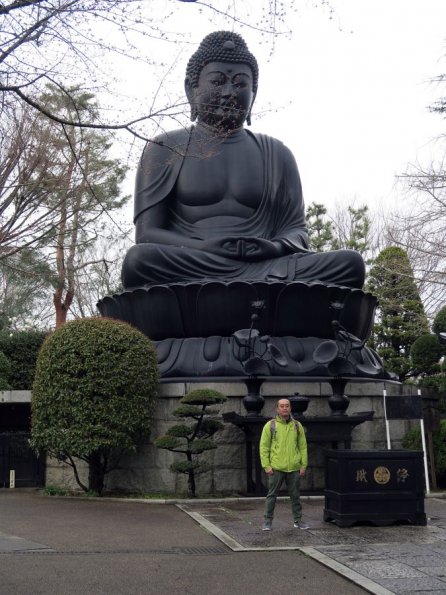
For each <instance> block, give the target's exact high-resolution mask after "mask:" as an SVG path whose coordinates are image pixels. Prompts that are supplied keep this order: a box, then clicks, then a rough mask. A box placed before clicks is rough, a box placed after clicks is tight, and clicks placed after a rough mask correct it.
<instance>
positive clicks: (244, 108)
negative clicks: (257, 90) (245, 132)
mask: <svg viewBox="0 0 446 595" xmlns="http://www.w3.org/2000/svg"><path fill="white" fill-rule="evenodd" d="M252 84H253V77H252V71H251V68H250V67H249V66H248V65H247V64H231V63H229V62H210V63H209V64H206V66H204V68H203V69H202V71H201V73H200V78H199V79H198V87H197V88H196V89H194V97H195V103H196V105H197V109H198V121H199V122H203V123H204V124H208V125H209V126H212V127H214V128H220V129H223V130H235V129H236V128H240V127H241V126H243V123H244V121H245V120H246V116H247V115H248V113H249V110H250V108H251V104H252V102H253V99H254V94H253V90H252Z"/></svg>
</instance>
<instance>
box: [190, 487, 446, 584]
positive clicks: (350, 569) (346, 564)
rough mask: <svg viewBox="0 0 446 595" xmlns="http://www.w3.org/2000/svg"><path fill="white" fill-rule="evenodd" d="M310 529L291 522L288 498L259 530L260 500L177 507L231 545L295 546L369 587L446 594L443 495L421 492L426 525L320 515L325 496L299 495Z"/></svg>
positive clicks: (249, 547) (240, 547) (261, 548)
mask: <svg viewBox="0 0 446 595" xmlns="http://www.w3.org/2000/svg"><path fill="white" fill-rule="evenodd" d="M302 502H303V506H304V520H305V521H306V522H307V523H308V524H309V525H310V529H309V530H305V531H303V530H299V529H294V528H293V523H292V517H291V510H290V504H289V501H288V500H287V499H281V500H280V501H278V502H277V505H276V514H275V518H274V522H273V530H272V531H270V532H267V531H262V530H261V525H262V514H263V500H257V499H255V500H254V499H253V500H237V501H227V502H218V503H205V504H204V503H199V502H196V503H190V502H189V503H187V504H181V505H180V508H181V509H182V510H183V511H184V512H186V513H187V514H189V515H190V516H191V517H192V518H194V519H195V520H196V521H197V522H199V523H200V524H201V525H202V526H204V527H206V528H207V530H209V531H210V532H211V533H213V534H214V535H215V536H216V537H218V538H219V539H220V540H221V541H222V542H224V543H225V544H226V545H227V546H228V547H230V548H231V549H232V550H233V551H239V552H242V551H265V550H272V551H274V550H275V551H277V550H284V551H285V550H298V551H301V552H303V553H304V554H306V555H307V556H310V557H311V558H313V559H314V560H317V561H318V562H319V563H321V564H323V565H324V566H327V567H328V568H331V569H332V570H334V571H335V572H337V573H339V574H341V575H342V576H344V577H345V578H347V579H349V580H351V581H352V582H354V583H356V584H357V585H358V586H360V587H362V588H364V589H366V590H367V591H369V592H371V593H376V594H379V595H385V594H388V593H396V594H398V595H406V594H407V595H409V594H410V595H415V594H416V595H424V594H428V593H429V594H430V595H439V594H440V593H443V594H446V500H445V499H443V498H441V497H439V498H426V500H425V510H426V514H427V517H428V523H427V526H414V525H408V524H395V525H389V526H386V527H376V526H373V525H368V524H361V525H355V526H353V527H348V528H340V527H338V526H337V525H336V524H334V523H332V522H324V521H323V508H324V500H323V499H322V498H318V499H310V498H303V499H302Z"/></svg>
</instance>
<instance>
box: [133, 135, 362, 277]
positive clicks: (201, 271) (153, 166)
mask: <svg viewBox="0 0 446 595" xmlns="http://www.w3.org/2000/svg"><path fill="white" fill-rule="evenodd" d="M246 132H247V133H248V134H249V135H250V136H251V138H253V139H254V140H255V142H256V143H257V145H258V147H259V149H260V153H261V158H262V169H263V171H262V172H254V173H253V175H261V176H263V194H262V197H261V200H260V203H259V206H258V207H257V209H256V210H255V212H254V213H253V214H252V216H251V217H248V218H246V219H244V220H242V221H240V222H237V223H235V224H230V225H229V224H228V223H227V222H226V220H225V218H223V217H222V218H221V222H220V221H219V218H215V217H214V218H213V219H212V222H211V225H206V220H204V221H198V222H197V223H191V222H189V221H186V220H185V219H184V218H182V217H180V215H179V214H178V212H176V210H175V197H174V196H173V195H174V193H175V185H176V182H177V180H178V177H179V176H180V172H181V168H182V166H183V163H184V160H185V159H188V158H195V159H196V158H197V157H190V156H191V155H194V149H196V148H197V144H196V143H195V146H194V128H192V131H189V130H177V131H174V132H173V133H168V134H166V135H163V136H162V137H158V138H157V139H154V142H152V143H149V144H148V145H147V146H146V149H145V150H144V153H143V156H142V158H141V162H140V165H139V169H138V173H137V179H136V191H135V213H134V214H135V222H137V220H138V217H140V216H141V214H142V213H145V212H146V211H147V209H149V210H150V209H151V208H152V207H154V206H155V205H157V204H158V203H160V202H161V201H169V202H168V204H169V209H170V210H169V227H168V229H170V230H171V231H174V232H176V233H178V234H179V235H181V236H183V237H190V238H195V239H200V240H206V239H209V238H218V237H227V236H230V237H244V238H246V237H257V238H264V239H267V240H272V241H279V242H280V243H281V244H282V245H283V246H284V252H285V255H284V256H281V257H278V258H275V259H266V260H261V261H256V262H250V261H244V260H238V259H235V258H227V257H224V256H220V255H217V254H213V253H211V252H207V251H204V250H197V249H194V248H189V247H182V246H173V245H169V244H155V243H147V242H145V243H139V244H136V245H135V246H133V247H132V248H131V249H130V250H129V252H128V253H127V256H126V258H125V261H124V265H123V274H122V279H123V285H124V287H125V288H132V287H138V286H142V285H148V284H149V285H150V284H157V283H169V282H176V281H189V280H191V281H192V280H209V279H220V280H233V279H243V280H249V281H252V280H266V281H273V280H285V281H293V280H302V281H316V280H318V281H322V282H332V283H337V284H338V285H347V286H352V287H361V286H362V283H363V276H364V273H363V270H362V271H361V267H362V269H363V263H362V259H361V257H360V256H359V254H357V253H353V252H352V251H348V250H340V251H336V252H331V253H317V254H316V253H312V252H310V251H309V250H308V236H307V229H306V225H305V211H304V202H303V198H302V188H301V183H300V178H299V173H298V170H297V166H296V163H295V160H294V157H293V156H292V154H291V152H290V151H289V149H287V147H285V145H284V144H283V143H282V142H280V141H278V140H276V139H274V138H272V137H269V136H266V135H263V134H253V133H251V132H249V131H246ZM219 142H225V140H220V141H219ZM202 159H206V157H202ZM204 167H205V165H204ZM241 167H243V164H241ZM149 214H150V213H149ZM349 253H350V254H349ZM358 257H359V260H361V263H359V260H358Z"/></svg>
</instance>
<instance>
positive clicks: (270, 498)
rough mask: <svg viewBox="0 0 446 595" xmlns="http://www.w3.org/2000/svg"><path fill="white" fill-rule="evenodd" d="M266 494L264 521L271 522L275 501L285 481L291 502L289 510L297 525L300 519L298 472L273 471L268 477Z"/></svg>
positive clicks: (300, 505)
mask: <svg viewBox="0 0 446 595" xmlns="http://www.w3.org/2000/svg"><path fill="white" fill-rule="evenodd" d="M267 477H268V494H267V495H266V502H265V512H264V518H265V520H266V519H268V520H272V519H273V517H274V508H275V506H276V499H277V496H278V495H279V492H280V488H281V487H282V484H283V482H284V481H285V484H286V487H287V490H288V494H289V496H290V500H291V510H292V511H293V519H294V522H295V523H297V522H299V521H300V519H301V518H302V504H301V503H300V489H299V488H300V475H299V471H291V472H290V473H286V472H284V471H276V470H274V472H273V474H272V475H268V476H267Z"/></svg>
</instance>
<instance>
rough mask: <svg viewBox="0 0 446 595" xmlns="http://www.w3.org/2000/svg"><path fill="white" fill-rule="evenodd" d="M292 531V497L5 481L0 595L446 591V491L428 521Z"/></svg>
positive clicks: (315, 524) (318, 515)
mask: <svg viewBox="0 0 446 595" xmlns="http://www.w3.org/2000/svg"><path fill="white" fill-rule="evenodd" d="M302 502H303V511H304V520H305V521H306V522H307V523H308V524H309V525H310V529H308V530H306V531H304V530H300V529H294V527H293V523H292V517H291V510H290V504H289V500H288V499H287V498H285V499H280V500H279V501H278V503H277V506H276V515H275V519H274V523H273V530H272V531H270V532H265V531H262V530H261V527H262V520H263V519H262V516H263V504H264V499H243V498H241V499H233V500H229V499H225V500H213V501H210V500H208V501H206V500H194V501H191V500H187V501H185V500H182V501H180V500H178V501H176V502H173V501H172V500H169V501H153V500H135V499H119V500H117V499H116V500H113V499H111V498H103V499H97V498H49V497H45V496H42V495H40V494H39V493H36V492H32V491H20V490H6V489H5V490H0V595H29V594H31V593H32V595H47V594H48V593H57V595H85V594H87V595H89V594H92V595H121V594H123V595H127V594H128V595H139V594H141V595H151V594H153V595H184V594H190V595H196V594H197V593H202V592H203V593H208V594H209V595H228V593H230V594H231V595H238V594H240V595H246V594H247V593H249V595H266V594H268V593H276V592H280V593H281V595H288V594H290V595H295V593H302V594H305V595H320V594H321V593H332V594H333V595H360V594H362V593H366V592H369V593H375V594H377V595H386V594H389V593H397V594H407V595H409V594H410V595H415V594H417V595H420V594H421V595H423V594H427V593H429V594H430V595H437V594H440V593H443V594H446V499H442V498H441V497H436V498H427V499H426V500H425V508H426V512H427V515H428V518H429V520H428V524H427V526H413V525H403V524H398V525H390V526H386V527H375V526H369V525H365V524H363V525H360V526H359V525H356V526H353V527H349V528H340V527H338V526H337V525H335V524H334V523H331V522H330V523H327V522H324V521H323V509H324V500H323V499H321V498H318V499H316V498H303V499H302Z"/></svg>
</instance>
